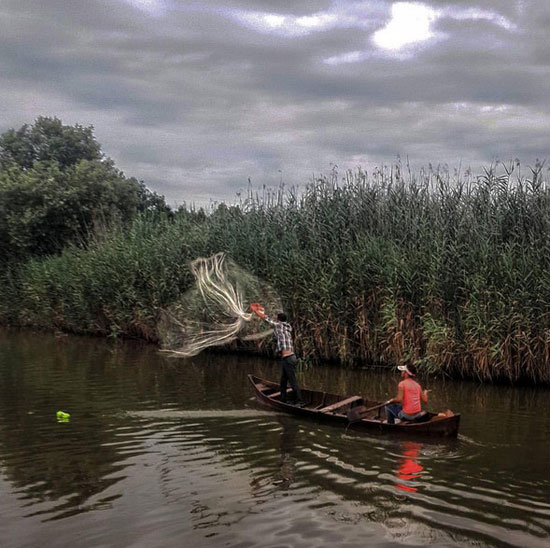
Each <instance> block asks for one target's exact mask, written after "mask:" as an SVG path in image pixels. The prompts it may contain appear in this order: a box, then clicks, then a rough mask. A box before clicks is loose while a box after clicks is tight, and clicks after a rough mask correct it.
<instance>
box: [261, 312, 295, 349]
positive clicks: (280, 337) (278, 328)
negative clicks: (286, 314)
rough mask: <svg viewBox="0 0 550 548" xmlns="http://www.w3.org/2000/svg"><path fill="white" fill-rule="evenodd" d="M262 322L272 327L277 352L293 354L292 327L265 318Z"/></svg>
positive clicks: (285, 323) (267, 317) (286, 323)
mask: <svg viewBox="0 0 550 548" xmlns="http://www.w3.org/2000/svg"><path fill="white" fill-rule="evenodd" d="M264 320H265V321H266V322H267V323H269V324H271V325H272V326H273V336H274V337H275V340H276V342H277V352H282V351H283V350H290V351H291V352H294V345H293V344H292V326H291V325H290V324H289V323H288V322H278V321H275V320H272V319H271V318H270V317H269V316H266V317H265V318H264Z"/></svg>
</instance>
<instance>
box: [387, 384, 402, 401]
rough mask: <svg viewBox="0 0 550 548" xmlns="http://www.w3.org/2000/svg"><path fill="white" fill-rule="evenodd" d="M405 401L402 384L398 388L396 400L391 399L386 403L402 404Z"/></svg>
mask: <svg viewBox="0 0 550 548" xmlns="http://www.w3.org/2000/svg"><path fill="white" fill-rule="evenodd" d="M402 401H403V386H401V383H399V385H398V386H397V396H395V398H391V399H390V400H388V401H387V402H386V403H401V402H402Z"/></svg>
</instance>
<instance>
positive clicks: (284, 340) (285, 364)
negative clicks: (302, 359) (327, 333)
mask: <svg viewBox="0 0 550 548" xmlns="http://www.w3.org/2000/svg"><path fill="white" fill-rule="evenodd" d="M250 308H251V309H252V311H253V312H254V313H255V314H256V315H257V316H259V317H260V318H262V319H263V320H265V321H266V322H267V323H268V324H270V325H272V326H273V335H274V337H275V342H276V344H277V348H276V350H277V352H280V354H281V383H280V391H281V401H282V402H284V403H286V387H287V382H288V383H290V386H291V387H292V390H293V392H294V402H293V403H294V405H296V406H297V407H302V406H303V405H304V404H303V403H302V394H301V392H300V387H299V386H298V381H297V380H296V362H297V360H296V354H294V345H293V343H292V326H291V325H290V324H289V323H288V322H287V317H286V314H284V313H283V312H279V313H278V314H277V320H273V319H271V318H270V317H269V316H267V315H266V313H265V310H264V308H263V307H262V306H261V305H260V304H258V303H253V304H251V305H250Z"/></svg>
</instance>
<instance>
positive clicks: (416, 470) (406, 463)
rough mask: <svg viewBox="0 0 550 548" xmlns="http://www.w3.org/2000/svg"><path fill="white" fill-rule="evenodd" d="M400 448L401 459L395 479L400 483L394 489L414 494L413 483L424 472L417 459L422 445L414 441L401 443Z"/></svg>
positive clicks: (415, 489)
mask: <svg viewBox="0 0 550 548" xmlns="http://www.w3.org/2000/svg"><path fill="white" fill-rule="evenodd" d="M402 446H403V459H402V460H401V461H400V462H399V468H398V469H397V478H398V479H399V480H401V481H400V482H399V483H397V484H396V487H397V489H401V490H402V491H411V492H415V491H418V489H417V488H416V487H415V486H414V484H415V481H416V480H419V479H420V478H421V477H422V471H423V470H424V467H423V466H422V465H421V464H420V461H419V459H418V454H419V452H420V450H421V449H422V447H423V444H422V443H419V442H414V441H403V442H402Z"/></svg>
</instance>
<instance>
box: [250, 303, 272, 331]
mask: <svg viewBox="0 0 550 548" xmlns="http://www.w3.org/2000/svg"><path fill="white" fill-rule="evenodd" d="M252 312H254V314H256V316H258V317H259V318H262V320H264V321H266V322H267V323H269V324H271V325H273V326H274V325H275V323H276V322H275V321H274V320H272V319H271V318H270V317H269V316H268V315H267V314H266V313H265V308H264V307H263V306H259V305H258V306H254V307H252Z"/></svg>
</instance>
